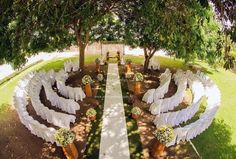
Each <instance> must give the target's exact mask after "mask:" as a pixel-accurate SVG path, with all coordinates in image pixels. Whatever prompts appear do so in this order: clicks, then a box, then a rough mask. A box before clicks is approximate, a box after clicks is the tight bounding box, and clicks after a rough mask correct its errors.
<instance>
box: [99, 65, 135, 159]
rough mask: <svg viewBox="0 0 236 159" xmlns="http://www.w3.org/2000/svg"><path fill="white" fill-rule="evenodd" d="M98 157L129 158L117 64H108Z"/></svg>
mask: <svg viewBox="0 0 236 159" xmlns="http://www.w3.org/2000/svg"><path fill="white" fill-rule="evenodd" d="M99 159H130V154H129V144H128V136H127V129H126V121H125V113H124V107H123V99H122V92H121V84H120V77H119V73H118V66H117V64H109V65H108V73H107V83H106V96H105V103H104V110H103V125H102V133H101V143H100V153H99Z"/></svg>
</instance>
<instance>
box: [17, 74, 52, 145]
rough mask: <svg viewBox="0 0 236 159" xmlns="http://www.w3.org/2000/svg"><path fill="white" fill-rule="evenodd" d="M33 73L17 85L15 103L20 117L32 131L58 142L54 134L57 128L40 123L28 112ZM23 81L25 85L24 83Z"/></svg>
mask: <svg viewBox="0 0 236 159" xmlns="http://www.w3.org/2000/svg"><path fill="white" fill-rule="evenodd" d="M32 75H33V74H29V75H27V76H25V78H23V79H22V80H21V81H20V82H19V84H18V86H16V88H15V91H14V95H13V103H14V106H15V108H16V111H17V113H18V116H19V118H20V121H21V123H22V124H23V125H25V126H26V128H27V129H29V130H30V132H31V133H32V134H34V135H36V136H38V137H40V138H42V139H44V140H46V141H48V142H51V143H54V142H56V140H55V138H54V134H55V132H56V130H55V129H54V128H53V127H46V126H45V125H44V124H41V123H39V122H38V121H37V120H34V119H33V118H32V117H31V116H30V115H29V113H28V112H27V109H26V106H27V105H28V99H27V98H28V97H27V88H28V86H27V85H28V82H29V79H31V78H32ZM22 83H23V85H22Z"/></svg>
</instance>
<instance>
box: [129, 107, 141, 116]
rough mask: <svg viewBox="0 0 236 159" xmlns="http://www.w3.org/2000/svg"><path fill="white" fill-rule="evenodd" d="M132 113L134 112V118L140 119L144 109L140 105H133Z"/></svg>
mask: <svg viewBox="0 0 236 159" xmlns="http://www.w3.org/2000/svg"><path fill="white" fill-rule="evenodd" d="M131 113H132V118H134V119H138V118H139V116H140V115H141V113H142V110H141V109H140V108H139V107H133V108H132V110H131Z"/></svg>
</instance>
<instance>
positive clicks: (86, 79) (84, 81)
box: [82, 75, 93, 85]
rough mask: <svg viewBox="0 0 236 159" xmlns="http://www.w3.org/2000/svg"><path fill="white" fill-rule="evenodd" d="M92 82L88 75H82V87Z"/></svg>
mask: <svg viewBox="0 0 236 159" xmlns="http://www.w3.org/2000/svg"><path fill="white" fill-rule="evenodd" d="M92 82H93V80H92V78H91V76H89V75H84V77H83V78H82V83H83V84H84V85H86V84H91V83H92Z"/></svg>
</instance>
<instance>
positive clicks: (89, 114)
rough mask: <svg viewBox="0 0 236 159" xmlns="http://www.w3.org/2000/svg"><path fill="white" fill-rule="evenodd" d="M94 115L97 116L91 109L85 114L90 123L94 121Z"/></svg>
mask: <svg viewBox="0 0 236 159" xmlns="http://www.w3.org/2000/svg"><path fill="white" fill-rule="evenodd" d="M96 115H97V112H96V110H95V109H93V108H89V109H88V110H87V112H86V116H87V117H88V118H89V119H90V120H92V121H93V120H96Z"/></svg>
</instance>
